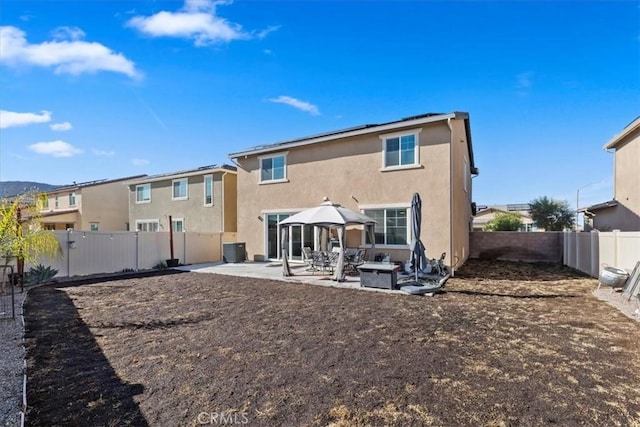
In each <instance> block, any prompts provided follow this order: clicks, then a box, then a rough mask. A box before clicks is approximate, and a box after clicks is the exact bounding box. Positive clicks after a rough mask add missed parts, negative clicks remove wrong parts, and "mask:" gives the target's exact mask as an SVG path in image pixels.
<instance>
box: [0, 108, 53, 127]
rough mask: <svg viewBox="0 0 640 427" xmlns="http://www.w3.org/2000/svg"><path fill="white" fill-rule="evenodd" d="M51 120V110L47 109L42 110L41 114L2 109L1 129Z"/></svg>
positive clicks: (0, 115) (0, 116)
mask: <svg viewBox="0 0 640 427" xmlns="http://www.w3.org/2000/svg"><path fill="white" fill-rule="evenodd" d="M49 121H51V112H49V111H45V110H42V111H41V112H40V114H38V113H16V112H13V111H7V110H0V129H4V128H10V127H14V126H26V125H31V124H34V123H47V122H49Z"/></svg>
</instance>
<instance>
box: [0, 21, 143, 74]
mask: <svg viewBox="0 0 640 427" xmlns="http://www.w3.org/2000/svg"><path fill="white" fill-rule="evenodd" d="M83 36H84V32H82V30H80V29H78V28H71V27H61V28H58V29H56V30H55V31H54V36H53V40H52V41H45V42H42V43H39V44H30V43H29V42H27V38H26V35H25V33H24V31H22V30H20V29H19V28H16V27H12V26H2V27H0V63H3V64H6V65H9V66H14V67H17V66H20V65H34V66H39V67H46V68H48V67H51V68H53V69H54V72H55V73H56V74H64V73H67V74H72V75H79V74H82V73H96V72H98V71H111V72H114V73H122V74H125V75H127V76H129V77H136V78H137V77H141V73H140V72H139V71H138V70H136V68H135V64H134V63H133V62H132V61H130V60H129V59H127V58H125V57H124V55H122V54H121V53H115V52H113V51H112V50H111V49H109V48H108V47H106V46H104V45H102V44H100V43H96V42H86V41H83V40H80V39H79V38H81V37H83Z"/></svg>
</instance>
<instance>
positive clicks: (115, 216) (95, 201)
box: [42, 181, 129, 231]
mask: <svg viewBox="0 0 640 427" xmlns="http://www.w3.org/2000/svg"><path fill="white" fill-rule="evenodd" d="M70 193H75V195H76V196H75V199H76V203H75V205H70V204H69V194H70ZM127 193H128V191H127V187H126V186H125V185H123V183H122V181H114V182H107V183H104V184H98V185H89V186H86V187H79V188H76V189H69V190H65V191H60V192H54V193H49V194H48V195H47V200H48V207H47V208H46V209H43V210H42V213H43V215H45V216H44V217H43V219H42V222H43V223H44V224H55V229H56V230H64V229H65V226H66V224H73V227H74V228H75V229H76V230H86V231H89V230H90V224H91V223H92V222H96V223H98V224H99V225H98V226H99V230H100V231H119V230H126V225H127V222H128V220H129V208H128V194H127ZM56 196H58V207H57V208H56V205H55V198H56ZM73 209H77V211H76V212H74V213H69V212H68V211H69V210H73ZM65 211H66V212H65ZM56 213H57V214H56Z"/></svg>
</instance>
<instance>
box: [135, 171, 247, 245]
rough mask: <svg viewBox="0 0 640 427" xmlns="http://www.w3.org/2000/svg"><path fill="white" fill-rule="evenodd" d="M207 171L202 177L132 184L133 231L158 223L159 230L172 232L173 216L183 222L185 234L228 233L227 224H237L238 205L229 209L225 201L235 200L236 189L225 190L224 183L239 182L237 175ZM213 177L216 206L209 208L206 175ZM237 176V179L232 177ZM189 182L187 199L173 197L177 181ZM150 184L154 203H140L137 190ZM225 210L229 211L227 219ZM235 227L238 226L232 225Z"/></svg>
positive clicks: (169, 176)
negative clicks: (141, 224) (142, 223)
mask: <svg viewBox="0 0 640 427" xmlns="http://www.w3.org/2000/svg"><path fill="white" fill-rule="evenodd" d="M224 174H225V171H220V170H219V169H218V170H217V171H212V170H205V171H203V172H202V173H201V174H192V175H187V176H185V175H180V174H176V175H167V176H166V177H162V178H157V177H153V176H151V177H147V178H148V179H145V178H142V179H140V180H136V181H132V182H130V183H128V193H129V222H130V228H131V230H136V229H137V223H138V222H139V221H158V223H159V229H158V231H169V216H171V218H172V220H173V221H174V222H175V221H177V220H183V224H184V231H188V232H200V233H214V232H223V231H225V228H224V224H223V221H226V220H228V221H229V222H233V220H234V214H233V213H232V211H233V209H234V204H231V206H226V205H225V203H224V201H225V200H226V199H228V198H230V197H235V196H234V195H233V194H229V193H233V190H232V188H233V187H231V190H229V189H225V190H226V191H223V186H224V182H228V181H232V180H234V179H235V173H234V172H231V171H227V174H226V175H225V176H224V180H223V175H224ZM208 175H212V176H213V203H212V204H210V205H207V206H205V198H204V197H205V193H204V191H205V190H204V189H205V184H204V182H205V176H208ZM231 176H233V178H230V177H231ZM181 179H186V180H187V197H186V198H185V199H174V198H173V181H175V180H181ZM144 184H149V185H150V186H151V200H150V201H149V202H142V203H138V202H137V201H136V187H137V186H139V185H144ZM223 210H224V211H229V213H228V214H227V215H226V218H225V217H223ZM230 227H231V228H234V227H235V226H234V225H232V226H230Z"/></svg>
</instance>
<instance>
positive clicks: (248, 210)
mask: <svg viewBox="0 0 640 427" xmlns="http://www.w3.org/2000/svg"><path fill="white" fill-rule="evenodd" d="M457 122H459V123H460V124H458V123H457ZM452 123H453V126H454V128H456V129H458V127H459V126H461V128H459V129H462V134H463V135H464V123H463V121H462V120H452ZM417 128H420V129H422V130H421V132H420V133H419V141H420V165H421V166H420V167H419V168H414V169H400V170H393V171H382V170H381V169H382V161H383V159H382V155H383V154H382V140H381V139H380V134H369V135H360V136H355V137H350V138H344V139H340V140H333V141H330V142H323V143H317V144H313V145H308V146H303V147H295V148H290V149H289V150H288V151H286V153H287V180H288V182H283V183H273V184H259V158H258V156H248V157H246V158H239V159H237V162H238V165H239V168H238V241H240V242H245V243H246V248H247V253H248V257H249V259H263V258H264V257H265V251H266V249H265V232H266V226H265V223H264V220H265V214H266V213H270V212H282V213H284V212H292V213H293V212H296V211H300V210H303V209H306V208H310V207H313V206H316V205H318V204H319V203H321V202H322V199H323V197H325V196H327V197H329V198H330V199H331V200H332V201H333V202H335V203H340V204H342V205H343V206H346V207H348V208H350V209H353V210H357V211H359V210H362V209H366V208H374V207H376V206H377V207H390V206H389V205H393V206H397V207H410V205H411V198H412V196H413V193H414V192H418V193H420V196H421V197H422V201H423V203H422V213H423V220H422V236H421V237H422V239H421V240H422V241H423V243H424V244H425V246H426V249H427V256H428V257H430V258H433V257H438V256H439V255H440V254H441V253H442V252H447V255H448V257H449V259H448V262H449V263H450V262H451V245H450V237H451V232H450V228H449V223H450V209H451V205H450V197H449V189H450V187H451V186H450V178H451V177H450V173H449V166H450V141H451V133H450V131H449V128H448V126H447V124H446V122H442V121H440V122H434V123H428V124H422V125H420V126H417V127H416V126H413V127H411V126H409V127H404V128H398V129H395V130H394V131H392V132H390V133H395V132H399V131H403V130H407V131H408V130H413V129H417ZM382 134H384V133H382ZM459 151H460V152H463V150H462V149H460V150H459ZM282 152H285V151H282ZM278 153H281V152H273V153H270V154H269V155H273V154H278ZM456 153H458V150H457V151H456ZM461 172H462V166H460V167H458V168H457V169H456V171H455V173H461ZM458 199H459V200H456V202H455V203H456V206H459V209H460V210H461V212H460V213H459V215H456V221H457V222H456V224H463V223H464V227H465V228H464V230H463V231H462V232H461V234H460V235H458V236H456V238H457V239H458V241H459V242H462V243H461V244H462V245H464V244H465V243H464V242H465V240H466V241H467V243H466V245H467V246H468V240H467V238H466V237H465V236H464V234H466V231H467V230H468V224H467V223H468V221H469V218H470V207H468V208H463V207H462V205H463V204H465V203H463V202H462V201H461V200H462V196H458ZM466 204H467V205H469V203H468V202H466ZM360 243H361V233H360V232H359V231H357V230H355V231H350V232H348V237H347V245H348V246H358V245H360ZM376 252H389V253H390V254H391V256H392V259H394V260H396V261H403V260H406V259H408V256H409V250H408V247H406V248H401V249H389V248H377V250H376ZM463 252H465V253H466V254H467V255H468V250H465V249H462V247H461V248H460V249H457V253H458V254H459V255H458V256H459V257H463V256H464V255H462V254H463Z"/></svg>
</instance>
